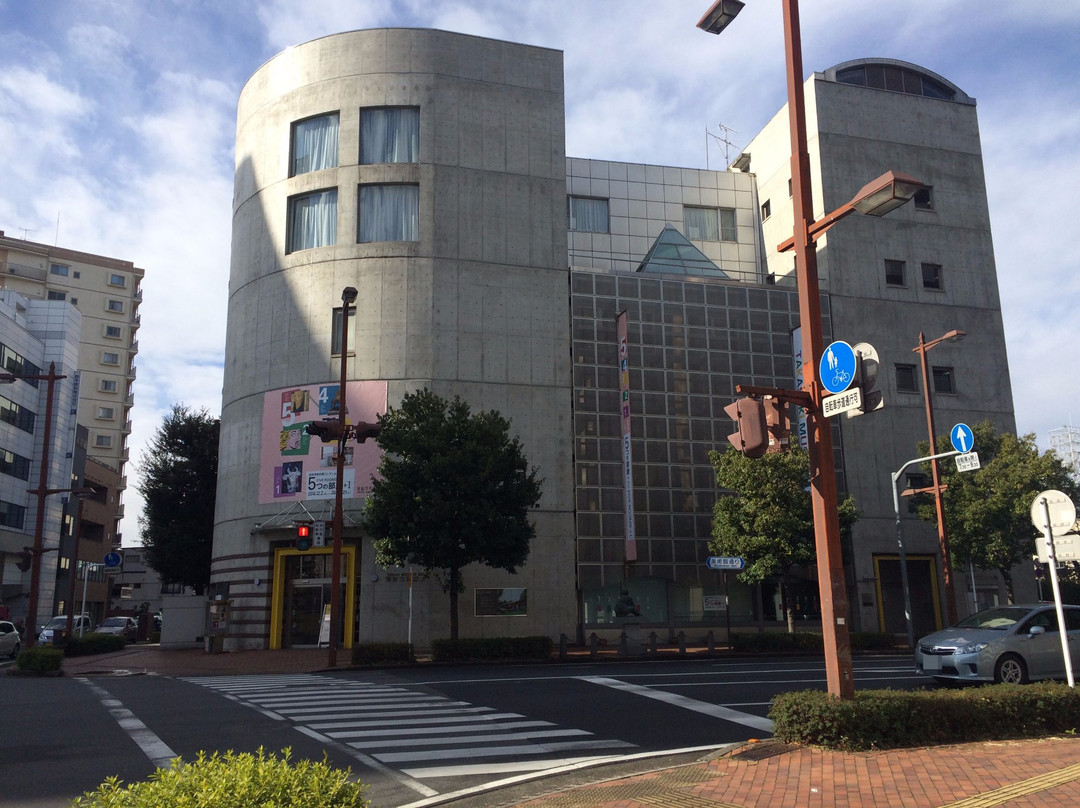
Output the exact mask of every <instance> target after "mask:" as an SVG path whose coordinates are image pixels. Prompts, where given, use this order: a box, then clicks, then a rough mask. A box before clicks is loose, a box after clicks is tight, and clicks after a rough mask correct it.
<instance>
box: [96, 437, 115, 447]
mask: <svg viewBox="0 0 1080 808" xmlns="http://www.w3.org/2000/svg"><path fill="white" fill-rule="evenodd" d="M94 446H95V447H96V448H98V449H108V448H110V447H111V446H112V435H95V436H94Z"/></svg>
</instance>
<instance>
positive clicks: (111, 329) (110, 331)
mask: <svg viewBox="0 0 1080 808" xmlns="http://www.w3.org/2000/svg"><path fill="white" fill-rule="evenodd" d="M105 336H106V337H108V338H109V339H120V337H122V336H123V331H121V329H120V326H118V325H107V326H105Z"/></svg>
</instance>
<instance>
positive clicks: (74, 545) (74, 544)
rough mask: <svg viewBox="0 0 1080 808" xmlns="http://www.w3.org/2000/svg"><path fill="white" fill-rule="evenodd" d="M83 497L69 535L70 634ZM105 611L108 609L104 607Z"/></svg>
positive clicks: (73, 611) (68, 626)
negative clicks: (73, 526)
mask: <svg viewBox="0 0 1080 808" xmlns="http://www.w3.org/2000/svg"><path fill="white" fill-rule="evenodd" d="M82 509H83V498H82V497H81V496H80V497H79V507H78V508H76V510H75V529H74V530H73V531H72V536H71V569H70V570H69V571H68V596H67V635H68V636H69V637H70V636H71V631H72V628H73V627H74V620H75V572H76V570H78V569H79V538H80V536H79V533H80V529H81V527H82ZM106 611H108V610H107V609H106Z"/></svg>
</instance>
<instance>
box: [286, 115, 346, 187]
mask: <svg viewBox="0 0 1080 808" xmlns="http://www.w3.org/2000/svg"><path fill="white" fill-rule="evenodd" d="M290 148H291V153H292V158H291V160H290V162H289V176H290V177H295V176H296V175H297V174H307V173H308V172H309V171H322V170H323V169H324V168H334V167H336V166H337V164H338V114H337V113H336V112H333V113H330V114H328V115H319V116H317V117H314V118H308V119H307V120H305V121H297V122H296V123H294V124H293V125H292V145H291V147H290Z"/></svg>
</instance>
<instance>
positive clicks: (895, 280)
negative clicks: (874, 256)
mask: <svg viewBox="0 0 1080 808" xmlns="http://www.w3.org/2000/svg"><path fill="white" fill-rule="evenodd" d="M885 283H887V284H888V285H889V286H906V283H905V282H904V262H903V261H894V260H893V259H891V258H886V259H885Z"/></svg>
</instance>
